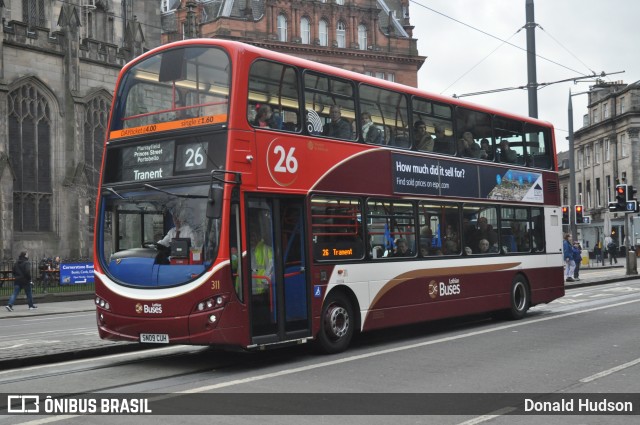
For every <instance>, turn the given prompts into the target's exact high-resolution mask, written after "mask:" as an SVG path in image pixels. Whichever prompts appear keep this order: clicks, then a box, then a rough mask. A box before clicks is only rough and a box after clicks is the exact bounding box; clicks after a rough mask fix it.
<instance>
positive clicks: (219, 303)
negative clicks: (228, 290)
mask: <svg viewBox="0 0 640 425" xmlns="http://www.w3.org/2000/svg"><path fill="white" fill-rule="evenodd" d="M228 301H229V296H228V295H216V296H215V297H212V298H207V299H206V300H204V301H200V302H199V303H198V304H196V311H198V312H200V311H206V310H212V309H218V308H221V307H224V306H225V304H227V302H228Z"/></svg>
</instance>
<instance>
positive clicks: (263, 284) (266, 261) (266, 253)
mask: <svg viewBox="0 0 640 425" xmlns="http://www.w3.org/2000/svg"><path fill="white" fill-rule="evenodd" d="M252 256H253V259H254V260H255V264H251V267H252V270H251V274H252V275H253V276H267V277H268V278H271V276H270V275H267V270H268V271H269V273H271V271H272V269H273V250H272V249H271V247H269V246H267V245H266V244H265V243H264V241H260V242H258V244H257V245H256V247H255V248H254V249H253V252H252ZM251 286H252V293H253V294H256V295H261V294H264V293H266V292H267V290H268V289H269V282H268V281H267V280H266V279H261V278H258V279H253V280H252V285H251Z"/></svg>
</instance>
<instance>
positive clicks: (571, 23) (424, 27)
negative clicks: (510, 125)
mask: <svg viewBox="0 0 640 425" xmlns="http://www.w3.org/2000/svg"><path fill="white" fill-rule="evenodd" d="M410 1H411V3H410V6H409V12H410V16H411V18H410V19H411V24H412V25H414V26H415V28H414V30H413V37H414V38H416V39H417V40H418V52H419V54H420V55H422V56H426V57H427V59H426V61H425V63H424V64H423V65H422V67H421V69H420V71H419V72H418V87H419V88H420V89H422V90H425V91H428V92H435V93H438V94H443V95H447V96H452V95H454V94H456V95H462V94H467V93H474V92H479V91H485V90H495V89H502V88H506V87H518V86H524V85H526V84H527V82H528V76H527V57H526V45H527V39H526V30H525V28H524V25H525V23H526V8H525V4H526V0H410ZM443 15H446V16H443ZM639 16H640V1H638V0H608V1H606V2H605V1H601V0H600V1H594V0H534V18H535V23H536V24H538V26H539V27H537V28H536V31H535V38H536V54H537V56H538V57H537V60H536V62H537V64H536V72H537V78H536V80H537V82H538V83H539V84H540V83H550V82H553V81H558V80H564V79H569V78H575V77H579V76H585V75H586V76H589V75H592V74H593V73H594V72H595V73H596V74H598V75H599V74H600V73H602V72H605V73H608V74H613V73H615V72H619V71H625V72H624V73H621V74H613V75H609V76H606V77H603V78H602V79H603V80H604V81H606V82H613V81H620V80H622V81H624V83H626V84H631V83H634V82H636V81H639V80H640V54H639V50H640V48H639V47H640V25H639V23H638V22H639V21H638V17H639ZM450 18H453V19H455V20H457V21H460V22H462V23H460V22H456V21H454V20H452V19H450ZM465 24H466V25H468V26H465ZM469 26H471V27H474V28H475V29H472V28H469ZM540 27H541V28H540ZM521 28H522V30H521V31H520V32H518V33H516V32H517V31H518V30H520V29H521ZM479 30H480V31H483V32H485V33H488V34H490V35H487V34H483V33H482V32H480V31H479ZM492 36H494V37H496V38H493V37H492ZM504 41H508V42H509V43H512V44H514V45H516V46H518V47H520V48H521V49H519V48H517V47H514V46H511V45H509V44H506V43H504ZM586 81H587V82H582V83H577V84H574V83H573V82H571V81H569V82H564V83H558V84H553V85H550V86H548V87H545V88H541V89H539V90H538V118H540V119H542V120H545V121H550V122H551V123H552V124H553V125H554V126H555V132H556V148H557V151H559V152H560V151H566V150H568V142H567V137H568V135H569V132H568V128H569V124H568V104H569V90H571V92H572V93H574V94H576V93H582V92H585V91H588V90H589V87H590V86H591V85H593V84H594V83H595V81H594V78H587V79H586ZM463 99H464V100H466V101H470V102H474V103H477V104H480V105H485V106H490V107H494V108H498V109H501V110H505V111H509V112H513V113H516V114H520V115H525V116H526V115H529V105H528V95H527V90H526V89H525V90H512V91H504V92H499V93H492V94H484V95H477V96H468V97H464V98H463ZM587 100H588V96H587V95H586V94H583V95H576V96H572V103H573V128H574V131H576V130H578V129H580V128H581V127H582V122H583V116H584V115H585V114H586V113H587Z"/></svg>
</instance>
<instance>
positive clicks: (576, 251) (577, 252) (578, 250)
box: [573, 242, 582, 280]
mask: <svg viewBox="0 0 640 425" xmlns="http://www.w3.org/2000/svg"><path fill="white" fill-rule="evenodd" d="M573 261H575V262H576V268H575V269H574V270H573V280H580V277H579V276H580V264H581V263H582V247H581V246H580V243H579V242H574V243H573Z"/></svg>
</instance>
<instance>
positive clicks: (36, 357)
mask: <svg viewBox="0 0 640 425" xmlns="http://www.w3.org/2000/svg"><path fill="white" fill-rule="evenodd" d="M639 278H640V275H626V270H625V266H624V264H622V262H618V264H617V265H614V266H609V265H605V266H602V265H598V266H592V267H585V266H582V267H581V269H580V280H579V281H575V282H565V287H566V288H567V289H569V288H577V287H585V286H594V285H602V284H606V283H613V282H619V281H624V280H632V279H639ZM22 298H24V297H22ZM21 301H22V302H24V300H21ZM13 308H14V311H13V312H9V311H7V310H6V309H5V308H4V306H2V307H1V308H0V341H1V342H2V344H1V345H0V370H2V369H9V368H15V367H20V366H28V365H34V364H43V363H50V362H54V361H64V360H74V359H80V358H86V357H91V356H97V355H106V354H115V353H123V352H129V351H136V350H146V349H149V348H154V347H155V346H148V345H141V344H138V343H131V342H114V341H104V340H101V339H99V337H98V331H97V328H96V330H95V335H88V336H87V337H86V338H85V339H82V340H74V341H59V342H58V343H47V344H46V345H37V344H31V345H30V344H28V343H25V340H20V341H11V340H6V338H2V332H1V329H2V327H3V326H5V325H8V324H10V323H11V319H14V318H21V317H37V316H47V315H56V314H72V313H79V312H95V302H94V299H93V296H91V299H83V300H77V299H76V300H72V301H57V302H48V303H41V304H38V309H37V310H29V308H28V307H27V305H26V304H17V305H15V306H14V307H13ZM10 344H14V345H13V346H11V345H10Z"/></svg>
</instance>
